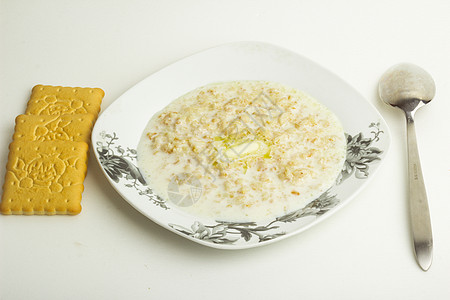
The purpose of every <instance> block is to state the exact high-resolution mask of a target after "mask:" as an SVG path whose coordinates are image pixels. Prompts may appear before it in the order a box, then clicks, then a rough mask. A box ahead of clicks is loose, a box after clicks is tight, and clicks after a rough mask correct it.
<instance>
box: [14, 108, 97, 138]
mask: <svg viewBox="0 0 450 300" xmlns="http://www.w3.org/2000/svg"><path fill="white" fill-rule="evenodd" d="M94 119H95V117H94V115H92V114H75V115H61V116H58V115H42V116H37V115H19V116H17V118H16V127H15V132H14V136H13V139H14V140H15V141H18V140H24V141H40V142H44V141H74V142H86V143H89V142H90V136H91V130H92V126H93V124H94V121H95V120H94Z"/></svg>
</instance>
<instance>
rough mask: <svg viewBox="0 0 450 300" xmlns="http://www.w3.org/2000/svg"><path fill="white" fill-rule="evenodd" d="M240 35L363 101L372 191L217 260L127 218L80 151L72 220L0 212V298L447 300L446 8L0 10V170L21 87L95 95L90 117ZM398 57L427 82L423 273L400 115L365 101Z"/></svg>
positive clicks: (403, 4)
mask: <svg viewBox="0 0 450 300" xmlns="http://www.w3.org/2000/svg"><path fill="white" fill-rule="evenodd" d="M243 40H256V41H264V42H269V43H273V44H275V45H279V46H281V47H285V48H288V49H290V50H293V51H295V52H298V53H299V54H302V55H304V56H306V57H308V58H310V59H312V60H314V61H316V62H318V63H319V64H321V65H322V66H324V67H326V68H328V69H330V70H331V71H333V72H334V73H336V74H337V75H339V76H340V77H342V78H343V79H344V80H346V81H347V82H349V83H350V84H351V85H352V86H354V87H355V88H356V89H357V90H358V91H359V92H360V93H361V94H362V95H363V96H364V97H366V98H367V100H368V101H370V102H372V103H373V104H374V105H375V107H376V108H377V109H378V110H379V111H380V112H381V114H382V115H383V116H384V117H385V119H386V121H387V123H388V125H389V126H390V129H391V133H392V146H391V149H390V151H389V154H388V155H387V157H386V160H385V163H384V165H383V166H382V167H381V169H380V170H379V172H378V173H377V174H376V175H377V176H376V178H374V180H373V181H372V182H371V184H370V185H369V186H368V187H367V188H366V189H365V190H364V191H362V192H361V193H360V194H359V195H358V196H357V197H356V198H355V199H354V200H353V201H352V202H351V203H350V204H349V205H347V206H346V207H345V208H343V209H342V210H340V211H339V212H338V213H337V214H335V215H333V216H332V217H330V218H328V219H327V220H326V221H324V222H322V223H320V224H318V225H317V226H315V227H313V228H311V229H309V230H307V231H305V232H304V233H302V234H300V235H297V236H295V237H292V238H289V239H286V240H283V241H280V242H278V243H274V244H271V245H268V246H264V247H260V248H254V249H248V250H239V251H226V250H216V249H212V248H207V247H205V246H201V245H198V244H196V243H193V242H191V241H188V240H186V239H184V238H182V237H180V236H177V235H175V234H173V233H170V232H168V231H166V230H165V229H163V228H161V227H159V226H158V225H156V224H155V223H153V222H152V221H150V220H148V219H147V218H145V217H144V216H142V215H141V214H140V213H138V212H137V211H136V210H134V209H133V208H132V207H131V206H130V205H128V204H127V203H126V202H125V201H124V200H123V199H122V198H121V197H120V196H119V195H118V194H117V193H116V192H115V191H114V190H113V189H112V188H111V187H110V185H109V183H108V182H107V180H106V178H105V177H104V176H103V174H102V172H101V170H100V168H99V166H98V164H97V162H96V161H95V160H94V159H93V154H92V153H91V157H90V162H89V169H88V175H87V177H86V180H85V192H84V193H83V201H82V205H83V211H82V213H81V214H80V215H78V216H75V217H68V216H54V217H42V216H41V217H39V216H35V217H24V216H0V299H2V300H3V299H205V298H213V299H279V298H280V299H282V298H283V299H450V232H449V231H450V217H449V215H450V199H449V194H448V186H449V185H450V159H449V157H450V156H449V154H450V151H449V150H450V149H449V148H450V134H449V125H448V123H447V120H448V115H447V114H448V112H449V111H450V2H449V1H446V0H442V1H438V0H428V1H412V0H404V1H403V0H402V1H394V0H377V1H372V0H371V1H365V0H364V1H361V0H360V1H357V0H353V1H331V0H330V1H325V0H315V1H301V0H296V1H283V0H277V1H268V0H267V1H266V0H265V1H232V0H228V1H174V0H171V1H132V0H131V1H112V0H108V1H106V0H100V1H94V0H90V1H87V0H77V1H72V0H70V1H69V0H63V1H56V0H54V1H51V0H47V1H45V0H41V1H25V0H1V1H0V51H1V53H0V101H1V109H0V143H1V145H2V147H0V165H2V166H5V165H6V159H7V154H8V144H9V143H10V141H11V136H12V133H13V128H14V118H15V116H16V115H18V114H21V113H23V112H24V111H25V106H26V102H27V100H28V97H29V95H30V90H31V88H32V87H33V86H34V85H36V84H41V83H42V84H51V85H68V86H93V87H94V86H95V87H101V88H102V89H104V90H105V91H106V96H105V98H104V101H103V104H102V109H103V110H104V109H106V108H107V107H108V105H110V104H111V103H112V102H113V101H114V100H115V99H116V98H117V97H119V96H120V95H121V94H122V93H123V92H125V91H126V90H127V89H128V88H130V87H131V86H133V85H134V84H135V83H137V82H138V81H140V80H142V79H144V78H145V77H146V76H148V75H150V74H152V73H153V72H156V71H157V70H159V69H160V68H162V67H164V66H166V65H168V64H170V63H172V62H174V61H176V60H178V59H180V58H183V57H185V56H188V55H190V54H193V53H195V52H198V51H201V50H203V49H206V48H209V47H212V46H216V45H220V44H223V43H227V42H233V41H243ZM404 61H406V62H413V63H415V64H418V65H420V66H422V67H423V68H425V69H426V70H428V71H429V72H430V73H431V74H432V75H433V77H434V79H435V81H436V85H437V93H436V97H435V100H434V101H433V102H432V103H431V104H430V105H428V106H426V107H425V108H423V109H422V110H421V111H419V113H418V114H417V119H416V125H417V135H418V140H419V147H420V152H421V158H422V166H423V172H424V176H425V181H426V185H427V189H428V197H429V203H430V210H431V216H432V225H433V234H434V241H435V251H434V261H433V265H432V267H431V269H430V270H429V271H428V272H426V273H425V272H423V271H421V269H420V268H419V267H418V266H417V264H416V262H415V260H414V257H413V252H412V247H411V239H410V236H409V225H408V206H407V194H406V189H407V181H406V164H405V159H406V157H405V153H406V146H405V137H404V129H405V126H404V120H403V116H402V114H401V112H400V111H397V110H395V109H392V108H390V107H387V106H385V105H384V104H383V103H381V101H380V100H379V99H378V98H377V94H376V88H377V81H378V79H379V77H380V76H381V74H382V73H383V72H384V71H385V69H387V68H388V67H390V66H391V65H393V64H396V63H399V62H404ZM0 169H1V171H0V176H1V178H3V177H4V173H5V171H4V167H1V168H0Z"/></svg>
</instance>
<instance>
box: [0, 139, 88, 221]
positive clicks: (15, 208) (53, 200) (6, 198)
mask: <svg viewBox="0 0 450 300" xmlns="http://www.w3.org/2000/svg"><path fill="white" fill-rule="evenodd" d="M88 148H89V146H88V144H87V143H84V142H72V141H46V142H33V141H20V140H19V141H13V142H12V143H11V144H10V147H9V151H10V152H9V157H8V163H7V166H6V177H5V183H4V185H3V195H2V202H1V203H0V211H1V212H2V213H3V214H7V215H9V214H25V215H33V214H39V215H43V214H47V215H54V214H70V215H76V214H78V213H80V211H81V194H82V192H83V189H84V186H83V181H84V178H85V176H86V171H87V159H88Z"/></svg>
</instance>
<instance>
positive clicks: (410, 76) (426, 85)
mask: <svg viewBox="0 0 450 300" xmlns="http://www.w3.org/2000/svg"><path fill="white" fill-rule="evenodd" d="M435 91H436V87H435V84H434V81H433V79H432V78H431V76H430V75H429V74H428V73H427V72H426V71H425V70H423V69H421V68H420V67H418V66H415V65H412V64H399V65H395V66H393V67H391V68H390V69H389V70H387V71H386V73H384V74H383V76H382V77H381V79H380V83H379V86H378V93H379V95H380V98H381V100H383V101H384V102H386V103H387V104H389V105H392V106H394V107H398V108H400V109H401V110H403V111H404V112H405V116H406V129H407V140H408V173H409V205H410V221H411V230H412V238H413V242H414V254H415V256H416V260H417V263H418V264H419V266H420V267H421V268H422V270H424V271H427V270H428V269H429V268H430V266H431V262H432V259H433V237H432V233H431V221H430V211H429V209H428V201H427V194H426V191H425V184H424V181H423V176H422V168H421V166H420V160H419V151H418V149H417V140H416V132H415V128H414V115H415V113H416V111H417V109H419V108H420V107H422V106H424V105H425V104H427V103H428V102H430V101H431V99H433V97H434V94H435Z"/></svg>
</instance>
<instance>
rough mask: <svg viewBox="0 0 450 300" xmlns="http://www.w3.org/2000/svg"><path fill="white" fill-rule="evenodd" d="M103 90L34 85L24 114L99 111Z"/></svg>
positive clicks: (96, 113) (92, 112)
mask: <svg viewBox="0 0 450 300" xmlns="http://www.w3.org/2000/svg"><path fill="white" fill-rule="evenodd" d="M104 95H105V92H104V91H103V90H102V89H99V88H80V87H61V86H49V85H36V86H35V87H33V90H32V92H31V97H30V100H29V101H28V105H27V109H26V112H25V113H26V114H31V115H62V114H86V113H90V114H93V115H94V116H95V117H96V118H97V116H98V113H99V112H100V108H101V102H102V99H103V96H104Z"/></svg>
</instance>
